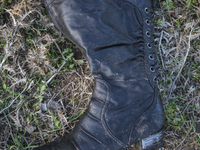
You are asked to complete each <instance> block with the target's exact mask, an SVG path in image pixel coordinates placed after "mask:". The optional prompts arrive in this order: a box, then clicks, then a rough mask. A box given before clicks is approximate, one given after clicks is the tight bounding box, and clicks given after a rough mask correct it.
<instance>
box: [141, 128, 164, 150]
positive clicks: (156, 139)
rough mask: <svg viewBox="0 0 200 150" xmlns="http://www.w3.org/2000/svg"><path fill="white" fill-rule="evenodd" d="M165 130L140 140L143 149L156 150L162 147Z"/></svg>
mask: <svg viewBox="0 0 200 150" xmlns="http://www.w3.org/2000/svg"><path fill="white" fill-rule="evenodd" d="M162 144H163V131H160V132H158V133H156V134H153V135H150V136H148V137H146V138H144V139H142V140H140V145H141V150H156V149H158V148H160V147H162Z"/></svg>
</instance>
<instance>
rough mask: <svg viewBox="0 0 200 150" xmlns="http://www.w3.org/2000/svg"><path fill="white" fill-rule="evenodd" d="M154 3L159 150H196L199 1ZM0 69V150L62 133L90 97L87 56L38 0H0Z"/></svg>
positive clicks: (41, 141) (199, 99) (24, 146)
mask: <svg viewBox="0 0 200 150" xmlns="http://www.w3.org/2000/svg"><path fill="white" fill-rule="evenodd" d="M154 6H155V10H154V24H155V34H154V37H155V38H154V41H155V46H156V54H157V58H158V65H159V70H160V76H159V79H158V81H157V85H158V88H159V92H160V95H161V97H162V99H163V103H164V108H165V112H166V116H165V117H166V123H165V124H166V125H165V134H164V145H163V148H161V150H175V149H177V150H198V149H199V146H200V92H199V91H200V90H199V89H200V66H199V64H200V1H199V0H157V1H155V5H154ZM0 70H1V71H0V150H1V149H2V150H3V149H8V150H12V149H13V150H14V149H19V150H22V149H32V148H34V147H37V146H38V145H42V144H45V143H48V142H51V141H53V140H55V139H56V138H59V137H61V136H63V135H64V134H67V133H69V132H70V131H71V130H72V129H73V128H74V126H75V125H76V123H77V122H78V120H79V118H80V117H81V115H82V114H83V113H84V111H85V109H86V108H87V106H88V104H89V102H90V98H91V96H92V90H93V84H94V79H93V77H92V76H91V74H90V68H89V65H88V63H87V61H86V60H85V59H84V58H83V56H82V54H81V52H80V50H79V49H78V48H77V47H76V46H75V45H73V44H72V43H71V42H70V41H69V40H67V39H66V38H65V37H64V36H63V35H62V34H61V33H60V32H59V31H58V30H57V29H56V28H55V27H54V25H53V23H52V22H51V20H50V17H49V16H48V13H47V11H46V10H45V8H44V6H43V4H42V3H41V1H40V0H1V1H0ZM138 145H139V144H138V143H137V144H136V145H134V146H133V147H132V148H130V150H137V149H139V148H138V147H139V146H138Z"/></svg>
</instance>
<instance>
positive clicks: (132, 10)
mask: <svg viewBox="0 0 200 150" xmlns="http://www.w3.org/2000/svg"><path fill="white" fill-rule="evenodd" d="M43 2H44V4H45V6H46V8H47V10H48V12H49V14H50V16H51V19H52V21H53V22H54V24H55V26H56V27H57V28H58V29H59V30H60V31H61V32H62V33H63V34H64V35H65V36H66V37H67V38H68V39H70V40H71V41H72V42H74V43H75V44H76V45H77V46H78V47H79V48H80V49H81V50H82V52H83V54H84V55H85V57H86V58H87V60H88V62H89V64H90V67H91V71H92V75H93V76H94V77H95V80H96V81H95V87H94V92H93V96H92V100H91V102H90V105H89V107H88V109H87V110H86V112H85V113H84V115H83V116H82V118H81V119H80V121H79V123H78V124H77V125H76V127H75V128H74V130H73V131H72V132H71V133H70V134H68V135H65V136H64V137H63V138H62V140H60V142H54V143H52V144H51V143H50V144H48V146H47V145H44V146H42V147H39V148H36V150H46V149H48V150H61V149H66V150H75V149H80V150H121V149H125V148H127V147H129V146H130V145H131V144H133V143H134V142H136V141H137V140H139V139H142V138H145V137H147V136H149V135H151V134H154V133H156V132H158V131H160V130H161V129H162V128H163V125H164V111H163V106H162V101H161V98H160V97H159V95H158V90H157V88H156V85H155V83H154V81H153V78H154V77H155V76H157V75H158V71H157V68H156V62H157V60H156V57H154V59H153V60H150V59H149V55H150V54H152V55H153V56H155V51H154V49H155V48H154V45H153V40H154V38H153V24H152V2H151V1H150V0H54V1H52V0H44V1H43ZM146 8H148V12H145V9H146ZM146 20H149V21H150V24H149V25H148V24H147V23H146ZM147 31H148V32H149V34H150V37H149V36H147V34H146V33H147ZM148 44H150V46H151V47H150V46H149V45H148ZM152 68H153V69H152ZM62 142H64V143H62ZM59 143H60V144H59ZM49 145H51V146H49ZM58 145H59V146H58ZM61 145H63V146H61Z"/></svg>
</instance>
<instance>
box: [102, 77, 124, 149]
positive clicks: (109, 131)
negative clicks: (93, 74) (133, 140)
mask: <svg viewBox="0 0 200 150" xmlns="http://www.w3.org/2000/svg"><path fill="white" fill-rule="evenodd" d="M100 80H101V79H99V82H101V83H102V84H104V85H105V86H106V87H107V89H108V90H109V92H108V90H107V89H106V95H107V96H106V102H105V104H104V106H103V109H102V113H101V120H102V125H103V127H104V129H105V130H106V132H107V133H108V135H109V137H110V138H111V139H112V140H114V141H115V142H116V143H117V144H119V145H120V146H122V147H124V146H127V145H126V144H124V143H123V142H121V141H120V140H119V139H118V138H117V137H115V135H113V133H112V132H111V130H110V129H109V128H108V127H107V125H106V122H105V119H104V115H103V114H105V111H106V105H107V104H109V102H110V101H109V94H108V93H110V88H109V85H108V84H106V83H105V82H106V81H100ZM107 107H108V106H107Z"/></svg>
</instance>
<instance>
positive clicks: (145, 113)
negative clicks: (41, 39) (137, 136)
mask: <svg viewBox="0 0 200 150" xmlns="http://www.w3.org/2000/svg"><path fill="white" fill-rule="evenodd" d="M155 97H156V94H154V100H153V102H152V103H151V105H150V106H149V107H148V108H147V109H146V110H145V112H144V113H143V114H142V115H141V116H140V117H139V118H138V119H137V120H140V121H139V122H138V124H140V122H141V121H142V120H141V117H143V116H146V118H148V117H149V115H150V113H148V112H151V110H152V109H153V106H154V102H155V101H156V99H155ZM136 122H137V121H136ZM135 124H136V123H135ZM135 124H134V125H135ZM134 125H133V126H132V129H131V132H130V136H129V144H131V143H130V138H131V135H132V132H133V127H134ZM137 126H138V125H137ZM137 126H136V127H137ZM156 126H157V125H156ZM157 127H158V126H157ZM154 133H157V132H154ZM154 133H152V134H154ZM142 138H143V137H141V139H142Z"/></svg>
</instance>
